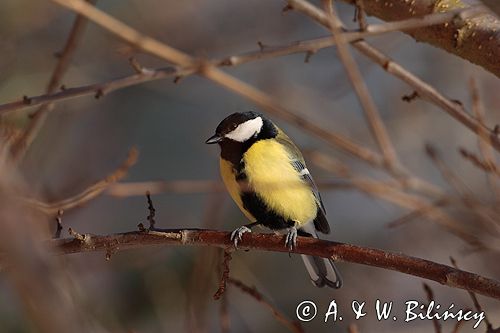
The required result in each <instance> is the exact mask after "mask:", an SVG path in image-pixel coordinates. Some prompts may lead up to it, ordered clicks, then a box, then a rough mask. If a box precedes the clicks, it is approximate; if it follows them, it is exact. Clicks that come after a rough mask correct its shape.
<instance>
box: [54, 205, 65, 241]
mask: <svg viewBox="0 0 500 333" xmlns="http://www.w3.org/2000/svg"><path fill="white" fill-rule="evenodd" d="M63 213H64V211H63V210H62V209H59V210H58V211H57V216H56V232H55V234H54V238H61V231H62V230H63V226H62V215H63Z"/></svg>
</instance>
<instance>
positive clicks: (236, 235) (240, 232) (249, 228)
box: [231, 222, 260, 249]
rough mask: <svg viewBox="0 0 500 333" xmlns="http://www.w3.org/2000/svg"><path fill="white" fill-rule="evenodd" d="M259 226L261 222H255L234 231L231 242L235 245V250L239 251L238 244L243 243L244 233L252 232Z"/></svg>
mask: <svg viewBox="0 0 500 333" xmlns="http://www.w3.org/2000/svg"><path fill="white" fill-rule="evenodd" d="M259 224H260V223H259V222H253V223H249V224H245V225H242V226H241V227H239V228H237V229H234V231H233V232H232V233H231V241H232V242H233V243H234V248H235V249H238V243H239V242H240V241H241V237H242V236H243V234H244V233H247V232H252V228H253V227H255V226H256V225H259Z"/></svg>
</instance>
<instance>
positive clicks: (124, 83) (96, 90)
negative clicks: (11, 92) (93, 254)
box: [0, 9, 500, 151]
mask: <svg viewBox="0 0 500 333" xmlns="http://www.w3.org/2000/svg"><path fill="white" fill-rule="evenodd" d="M465 10H466V9H464V11H465ZM467 10H468V9H467ZM471 10H472V9H471ZM451 14H453V15H456V14H457V13H454V12H447V13H446V15H447V16H446V17H445V16H443V17H442V18H443V19H446V20H450V19H452V18H453V16H452V15H451ZM433 15H441V14H432V16H433ZM449 15H451V16H449ZM355 34H359V33H355ZM349 36H351V37H349ZM359 38H360V35H356V36H354V35H346V36H345V39H346V40H352V41H355V40H359ZM332 45H334V40H333V38H332V37H326V38H317V39H311V40H306V41H300V42H295V43H292V44H289V45H284V46H277V47H271V48H269V47H265V49H264V50H261V49H259V50H258V51H253V52H248V53H244V54H241V55H237V56H230V57H226V58H223V59H222V60H214V61H211V62H210V63H212V64H213V65H217V66H222V65H227V66H236V65H240V64H244V63H247V62H250V61H256V60H261V59H269V58H272V57H278V56H284V55H289V54H293V53H302V52H315V51H317V50H319V49H322V48H326V47H331V46H332ZM353 46H354V47H355V48H357V49H358V50H359V51H360V52H362V53H363V54H365V55H366V56H368V57H369V58H371V59H372V60H373V61H374V62H375V63H377V64H379V65H380V66H381V67H382V68H383V69H384V70H386V71H387V72H388V73H390V74H392V75H394V76H396V77H398V78H399V79H401V80H402V81H404V82H406V83H407V84H409V85H410V86H411V87H413V88H414V89H415V91H417V92H418V93H419V96H421V97H422V98H424V99H426V100H428V101H429V102H431V103H434V104H436V105H437V106H439V107H441V108H442V109H443V110H445V111H446V112H447V113H449V114H450V115H451V116H452V117H454V118H456V119H457V120H458V121H460V122H462V123H463V124H464V125H465V126H467V127H468V128H470V129H471V130H472V131H474V132H475V133H478V130H479V127H480V126H483V125H481V124H479V123H478V122H477V121H476V120H475V119H474V118H472V117H470V116H469V115H468V114H467V112H465V110H464V108H463V107H462V106H461V105H458V104H457V103H455V102H453V101H451V100H450V99H448V98H446V97H445V96H443V95H442V94H440V93H439V92H438V91H437V90H436V89H435V88H433V87H432V86H430V85H429V84H427V83H425V82H423V81H422V80H421V79H419V78H418V77H416V76H415V75H413V74H412V73H410V72H408V71H407V70H406V69H404V68H403V67H402V66H401V65H399V64H397V63H396V62H394V61H393V60H392V59H390V58H389V57H387V56H385V55H384V54H382V53H381V52H380V51H378V50H376V49H375V48H374V47H372V46H370V45H369V44H368V43H366V42H364V41H359V42H356V43H355V44H354V45H353ZM194 72H195V70H194V69H192V68H191V69H181V68H178V67H166V68H160V69H154V70H149V71H147V73H141V74H135V75H130V76H125V77H122V78H118V79H115V80H111V81H107V82H103V83H97V84H92V85H87V86H81V87H75V88H65V89H64V90H63V91H61V92H57V93H54V94H46V95H39V96H32V97H25V98H22V99H20V100H18V101H14V102H10V103H7V104H3V105H0V115H1V114H3V113H5V112H9V111H12V110H17V109H22V108H25V107H30V106H35V105H39V104H42V103H46V102H55V101H59V100H64V99H69V98H75V97H80V96H87V95H94V96H95V97H96V98H99V97H101V96H103V95H105V94H107V93H109V92H111V91H114V90H117V89H121V88H125V87H129V86H131V85H136V84H140V83H143V82H147V81H151V80H157V79H163V78H166V77H172V76H173V77H184V76H187V75H191V74H193V73H194ZM483 127H484V126H483ZM485 129H486V130H487V132H488V134H489V136H490V140H491V143H492V145H493V146H494V147H495V149H497V150H499V151H500V139H499V137H498V134H497V133H495V132H494V131H492V130H490V129H488V128H485ZM344 139H345V138H344Z"/></svg>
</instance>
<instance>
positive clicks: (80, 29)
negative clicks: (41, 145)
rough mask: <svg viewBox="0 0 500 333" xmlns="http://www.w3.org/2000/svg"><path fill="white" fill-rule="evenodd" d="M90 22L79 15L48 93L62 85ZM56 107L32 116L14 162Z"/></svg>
mask: <svg viewBox="0 0 500 333" xmlns="http://www.w3.org/2000/svg"><path fill="white" fill-rule="evenodd" d="M86 1H87V2H88V3H89V4H91V5H95V3H96V2H97V0H86ZM87 23H88V20H87V18H86V17H84V16H83V15H80V14H78V15H77V16H76V18H75V21H74V23H73V26H72V27H71V31H70V33H69V36H68V38H67V40H66V43H65V45H64V48H63V50H62V52H60V53H59V54H58V58H59V60H58V62H57V65H56V68H55V69H54V72H53V73H52V77H51V78H50V81H49V84H48V85H47V93H48V94H51V93H53V92H55V91H56V90H57V89H58V88H59V85H60V84H61V79H62V77H63V76H64V74H65V73H66V71H67V69H68V67H69V64H70V62H71V59H72V58H73V55H74V54H75V51H76V48H77V45H78V43H79V42H80V40H81V38H82V36H83V33H84V31H85V27H86V26H87ZM53 107H54V104H52V103H46V104H42V105H41V106H40V107H39V108H38V109H37V110H36V111H35V112H34V113H33V114H32V116H31V121H30V122H29V124H28V126H27V128H26V130H25V131H24V133H23V135H22V136H21V137H20V138H19V139H18V140H17V141H16V142H15V143H14V144H13V145H12V156H13V158H14V160H19V159H21V158H22V156H23V155H24V154H25V153H26V151H27V149H28V147H29V146H30V145H31V143H32V141H33V140H34V138H35V137H36V135H37V134H38V132H39V131H40V129H41V128H42V126H43V123H44V122H45V119H46V117H47V113H48V112H49V111H51V110H52V109H53Z"/></svg>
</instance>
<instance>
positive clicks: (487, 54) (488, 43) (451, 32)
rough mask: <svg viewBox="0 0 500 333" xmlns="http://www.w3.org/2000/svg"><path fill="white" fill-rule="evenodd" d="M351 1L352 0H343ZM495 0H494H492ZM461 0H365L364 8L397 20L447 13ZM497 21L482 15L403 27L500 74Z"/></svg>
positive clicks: (352, 2) (384, 17)
mask: <svg viewBox="0 0 500 333" xmlns="http://www.w3.org/2000/svg"><path fill="white" fill-rule="evenodd" d="M344 1H345V2H348V3H351V4H354V0H344ZM492 1H495V0H492ZM466 6H467V4H466V2H465V1H460V0H454V1H451V2H449V1H435V0H412V1H401V0H386V1H365V11H366V13H367V14H368V15H374V16H376V17H378V18H380V19H382V20H384V21H389V22H391V21H398V20H403V19H407V18H411V17H423V16H425V15H427V14H431V13H436V12H447V11H450V10H454V9H457V8H461V7H466ZM499 29H500V21H499V20H498V19H496V17H495V16H493V15H490V14H486V15H482V16H480V17H475V18H468V19H465V20H462V19H457V20H455V21H452V22H450V23H449V24H441V25H438V26H429V27H426V28H420V29H411V30H406V29H405V30H403V31H404V32H405V33H408V34H409V35H410V36H412V37H414V38H415V39H416V40H418V41H420V42H426V43H429V44H431V45H434V46H436V47H439V48H441V49H444V50H446V51H448V52H450V53H453V54H455V55H457V56H459V57H462V58H464V59H467V60H469V61H470V62H472V63H475V64H477V65H480V66H482V67H483V68H485V69H486V70H488V71H489V72H491V73H493V74H494V75H496V76H500V63H499V62H498V59H499V58H500V53H499V52H500V47H499V42H500V38H499V36H498V34H497V31H498V30H499Z"/></svg>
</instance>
